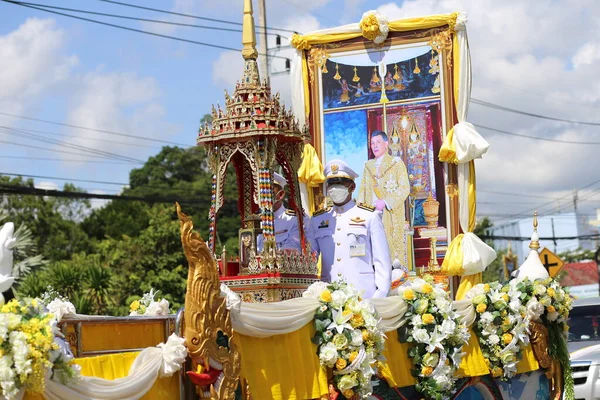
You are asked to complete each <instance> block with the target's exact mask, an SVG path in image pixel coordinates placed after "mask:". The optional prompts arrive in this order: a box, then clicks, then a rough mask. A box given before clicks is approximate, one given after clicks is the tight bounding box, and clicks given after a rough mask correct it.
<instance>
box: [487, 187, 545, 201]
mask: <svg viewBox="0 0 600 400" xmlns="http://www.w3.org/2000/svg"><path fill="white" fill-rule="evenodd" d="M477 192H484V193H493V194H504V195H508V196H520V197H533V198H537V199H551V198H552V197H548V196H536V195H532V194H522V193H509V192H497V191H495V190H484V189H477Z"/></svg>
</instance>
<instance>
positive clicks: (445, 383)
mask: <svg viewBox="0 0 600 400" xmlns="http://www.w3.org/2000/svg"><path fill="white" fill-rule="evenodd" d="M435 381H436V382H437V384H438V385H439V386H440V387H441V388H442V389H448V388H449V387H450V383H451V382H450V379H449V378H448V377H447V376H446V375H442V374H438V375H436V376H435Z"/></svg>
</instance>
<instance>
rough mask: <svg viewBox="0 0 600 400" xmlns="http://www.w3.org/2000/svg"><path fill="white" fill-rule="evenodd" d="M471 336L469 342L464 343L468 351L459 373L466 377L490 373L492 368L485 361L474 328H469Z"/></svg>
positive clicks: (465, 349) (464, 349)
mask: <svg viewBox="0 0 600 400" xmlns="http://www.w3.org/2000/svg"><path fill="white" fill-rule="evenodd" d="M469 332H470V333H471V336H470V337H469V342H468V343H467V344H465V345H464V347H463V351H464V352H465V353H466V354H465V355H464V356H463V359H462V361H461V363H460V368H459V369H458V374H459V375H461V376H465V377H472V376H482V375H487V374H489V373H490V369H489V368H488V366H487V363H486V362H485V358H484V357H483V353H482V352H481V346H479V338H478V337H477V335H475V332H473V330H472V329H469Z"/></svg>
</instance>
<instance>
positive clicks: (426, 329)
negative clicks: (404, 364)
mask: <svg viewBox="0 0 600 400" xmlns="http://www.w3.org/2000/svg"><path fill="white" fill-rule="evenodd" d="M398 295H399V296H400V297H402V299H404V301H405V302H406V304H407V311H406V314H404V318H405V320H406V323H405V324H404V325H403V326H402V327H400V328H399V329H398V338H399V339H400V341H402V342H408V343H412V344H413V345H414V346H411V347H410V349H409V350H408V356H409V357H410V358H411V359H412V360H413V363H414V369H413V370H412V373H413V376H414V377H415V378H417V385H416V388H417V390H418V391H419V392H421V394H423V395H424V396H425V397H426V398H432V399H435V398H449V397H450V395H451V394H452V390H453V388H454V382H455V380H456V379H455V378H454V375H455V372H456V370H457V369H458V367H459V365H460V362H461V359H462V356H463V353H462V348H463V345H464V344H465V343H467V341H468V340H469V331H468V329H467V328H466V327H465V325H464V324H463V323H462V322H461V318H460V316H459V315H458V314H457V313H456V312H455V311H454V309H453V307H452V301H451V300H450V297H449V294H448V292H446V291H445V290H444V289H443V286H442V285H441V284H434V282H433V277H432V276H431V275H425V276H424V277H423V279H420V278H417V279H414V280H412V281H411V282H409V283H406V284H404V285H402V286H401V287H400V288H399V290H398Z"/></svg>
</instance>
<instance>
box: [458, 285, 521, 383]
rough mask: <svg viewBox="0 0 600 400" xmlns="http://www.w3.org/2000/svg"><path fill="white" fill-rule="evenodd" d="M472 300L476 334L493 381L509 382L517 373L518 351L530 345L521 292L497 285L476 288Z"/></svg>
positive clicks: (512, 286)
mask: <svg viewBox="0 0 600 400" xmlns="http://www.w3.org/2000/svg"><path fill="white" fill-rule="evenodd" d="M467 297H468V298H470V299H472V302H473V307H474V308H475V314H476V319H475V322H474V324H473V331H474V332H475V333H476V334H477V337H478V339H479V345H480V346H481V351H482V353H483V357H484V359H485V361H486V364H487V365H488V368H489V369H490V372H491V373H492V376H493V377H495V378H500V379H501V380H508V379H510V378H511V377H513V376H514V375H515V374H516V372H517V363H518V362H519V359H520V358H521V350H522V348H523V346H524V345H527V344H528V343H529V319H528V318H527V311H526V308H525V306H524V305H523V303H522V298H521V297H522V292H520V291H519V290H518V289H517V288H516V287H515V286H514V285H510V284H507V285H504V286H503V285H502V284H500V283H498V282H492V283H486V284H479V285H475V286H474V287H473V288H472V289H471V290H470V291H469V293H468V294H467Z"/></svg>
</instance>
